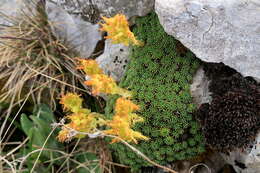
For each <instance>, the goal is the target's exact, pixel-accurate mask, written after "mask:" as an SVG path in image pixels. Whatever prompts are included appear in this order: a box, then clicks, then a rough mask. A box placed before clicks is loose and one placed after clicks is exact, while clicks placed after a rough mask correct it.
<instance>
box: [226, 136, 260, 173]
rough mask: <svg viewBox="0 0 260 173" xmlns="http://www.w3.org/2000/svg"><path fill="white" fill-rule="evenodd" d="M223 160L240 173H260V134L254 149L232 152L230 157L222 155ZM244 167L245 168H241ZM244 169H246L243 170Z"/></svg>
mask: <svg viewBox="0 0 260 173" xmlns="http://www.w3.org/2000/svg"><path fill="white" fill-rule="evenodd" d="M222 156H223V158H224V159H225V160H226V161H227V162H228V163H229V164H231V165H232V166H233V167H234V169H235V170H236V172H239V173H259V172H260V132H259V133H258V136H257V137H256V140H255V144H254V145H253V147H252V148H248V149H247V150H245V151H240V150H237V151H232V152H230V153H229V154H228V155H227V154H222ZM241 165H243V166H241ZM243 167H244V168H243Z"/></svg>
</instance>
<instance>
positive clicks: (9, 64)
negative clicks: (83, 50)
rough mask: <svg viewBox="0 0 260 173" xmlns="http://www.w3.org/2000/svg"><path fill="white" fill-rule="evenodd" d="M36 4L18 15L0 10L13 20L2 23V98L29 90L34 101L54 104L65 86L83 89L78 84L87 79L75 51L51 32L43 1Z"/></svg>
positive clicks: (0, 60)
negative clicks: (3, 24)
mask: <svg viewBox="0 0 260 173" xmlns="http://www.w3.org/2000/svg"><path fill="white" fill-rule="evenodd" d="M37 6H38V8H37V10H33V8H32V7H31V6H28V9H27V10H26V11H30V14H28V12H27V13H26V12H24V11H21V13H20V15H17V17H10V16H5V15H4V14H0V15H1V16H2V17H5V18H6V19H7V20H8V21H10V22H11V23H12V25H11V26H0V83H2V86H1V87H0V90H1V91H0V98H1V100H0V101H7V100H8V101H10V100H11V98H15V100H23V99H24V98H25V95H26V94H28V93H30V96H31V98H32V99H33V101H34V102H35V103H39V102H47V103H49V104H51V105H52V106H55V99H56V98H57V96H59V95H60V94H63V93H64V91H65V90H70V91H71V90H73V91H79V90H82V89H80V88H77V87H76V86H80V84H81V83H83V80H84V79H83V75H81V74H80V73H79V72H77V71H76V68H75V59H73V57H75V56H76V54H75V53H74V52H73V51H72V49H70V48H68V47H66V46H65V45H64V44H63V43H62V42H61V41H60V40H58V39H57V38H56V37H55V36H54V35H53V34H52V32H51V24H50V23H49V22H48V20H47V16H46V14H45V12H44V8H43V5H42V4H40V5H39V4H38V5H37ZM33 11H34V12H33ZM83 91H84V90H83ZM43 96H44V97H43Z"/></svg>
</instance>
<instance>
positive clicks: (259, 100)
mask: <svg viewBox="0 0 260 173" xmlns="http://www.w3.org/2000/svg"><path fill="white" fill-rule="evenodd" d="M219 68H222V70H224V71H229V72H231V70H225V69H227V67H224V66H222V67H220V66H219ZM224 68H225V69H224ZM222 75H223V74H222ZM212 79H213V80H212V82H211V84H210V87H209V88H210V91H211V92H212V93H213V94H212V97H213V100H212V103H211V104H203V105H202V106H201V107H200V109H199V111H198V115H199V118H200V119H201V120H202V124H203V132H204V134H205V138H206V142H207V144H209V145H210V146H211V147H213V148H215V149H218V150H224V151H225V150H233V149H235V148H242V147H245V146H247V145H249V144H250V143H251V142H252V141H253V140H254V137H255V135H256V134H257V131H258V130H259V129H260V114H259V113H260V87H259V85H258V84H257V82H256V81H254V80H253V79H252V78H243V77H242V76H241V75H240V74H239V73H237V72H234V71H233V72H231V73H226V74H224V75H223V76H221V75H220V77H218V78H216V77H214V75H213V76H212Z"/></svg>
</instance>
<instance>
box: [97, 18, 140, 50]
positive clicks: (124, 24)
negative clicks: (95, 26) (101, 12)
mask: <svg viewBox="0 0 260 173" xmlns="http://www.w3.org/2000/svg"><path fill="white" fill-rule="evenodd" d="M102 19H103V20H104V22H105V23H101V26H102V28H100V30H101V31H106V32H107V35H108V36H106V38H108V39H111V40H112V43H114V44H118V43H122V44H124V45H125V46H129V44H133V45H137V46H143V43H142V42H141V41H139V40H137V39H136V38H135V36H134V34H133V33H132V32H131V31H130V29H129V24H128V21H127V19H126V17H125V15H123V14H117V15H115V16H114V17H111V18H106V17H102Z"/></svg>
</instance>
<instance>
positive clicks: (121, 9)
mask: <svg viewBox="0 0 260 173" xmlns="http://www.w3.org/2000/svg"><path fill="white" fill-rule="evenodd" d="M50 1H52V2H55V3H56V4H58V5H60V6H62V7H63V8H64V9H65V10H66V11H68V12H69V13H71V14H79V15H81V16H83V17H85V18H87V20H88V19H90V20H94V22H96V20H97V18H98V17H99V15H100V14H101V15H103V16H107V17H111V16H114V15H115V14H117V13H122V14H125V15H126V16H127V17H128V18H130V17H132V16H144V15H146V14H148V13H149V12H150V11H151V10H153V8H154V0H50Z"/></svg>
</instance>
